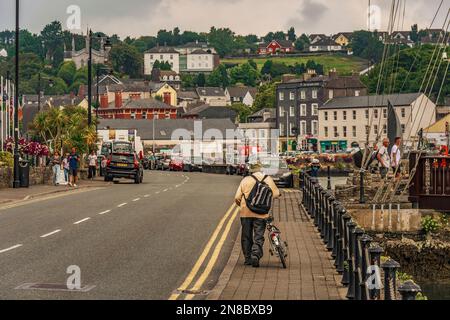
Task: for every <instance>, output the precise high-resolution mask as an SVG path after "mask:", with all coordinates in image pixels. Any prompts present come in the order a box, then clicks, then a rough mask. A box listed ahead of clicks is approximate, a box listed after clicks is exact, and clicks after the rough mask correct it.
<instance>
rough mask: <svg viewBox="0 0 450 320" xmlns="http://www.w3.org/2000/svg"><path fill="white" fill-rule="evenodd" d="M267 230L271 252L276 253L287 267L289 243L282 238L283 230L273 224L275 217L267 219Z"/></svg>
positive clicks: (284, 266)
mask: <svg viewBox="0 0 450 320" xmlns="http://www.w3.org/2000/svg"><path fill="white" fill-rule="evenodd" d="M267 231H268V233H269V244H270V248H269V252H270V255H271V256H274V255H276V256H277V257H278V258H279V259H280V261H281V264H282V265H283V269H286V268H287V264H286V258H287V257H288V244H287V242H286V241H282V240H281V231H280V229H278V228H277V227H276V226H275V225H274V224H273V217H270V218H269V219H267Z"/></svg>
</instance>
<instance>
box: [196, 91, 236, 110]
mask: <svg viewBox="0 0 450 320" xmlns="http://www.w3.org/2000/svg"><path fill="white" fill-rule="evenodd" d="M196 92H197V95H198V97H199V100H200V101H201V102H203V103H205V104H209V105H210V106H212V107H226V106H229V105H231V102H230V101H229V100H228V99H227V96H226V95H225V91H224V90H223V89H222V88H219V87H217V88H216V87H201V88H197V89H196Z"/></svg>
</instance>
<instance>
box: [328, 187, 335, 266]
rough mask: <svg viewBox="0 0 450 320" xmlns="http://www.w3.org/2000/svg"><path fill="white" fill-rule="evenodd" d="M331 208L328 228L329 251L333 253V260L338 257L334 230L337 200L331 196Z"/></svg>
mask: <svg viewBox="0 0 450 320" xmlns="http://www.w3.org/2000/svg"><path fill="white" fill-rule="evenodd" d="M329 201H330V208H329V211H328V226H327V249H328V250H329V251H331V256H332V257H333V258H335V257H336V252H335V251H334V249H335V241H334V240H335V235H336V230H335V229H334V221H333V220H334V216H335V213H336V198H335V197H333V196H332V195H331V197H330V199H329Z"/></svg>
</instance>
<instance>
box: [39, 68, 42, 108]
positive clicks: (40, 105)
mask: <svg viewBox="0 0 450 320" xmlns="http://www.w3.org/2000/svg"><path fill="white" fill-rule="evenodd" d="M41 91H42V89H41V72H39V73H38V113H39V112H41Z"/></svg>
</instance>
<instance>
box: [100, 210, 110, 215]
mask: <svg viewBox="0 0 450 320" xmlns="http://www.w3.org/2000/svg"><path fill="white" fill-rule="evenodd" d="M110 212H111V210H105V211H103V212H100V213H99V215H104V214H107V213H110Z"/></svg>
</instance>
